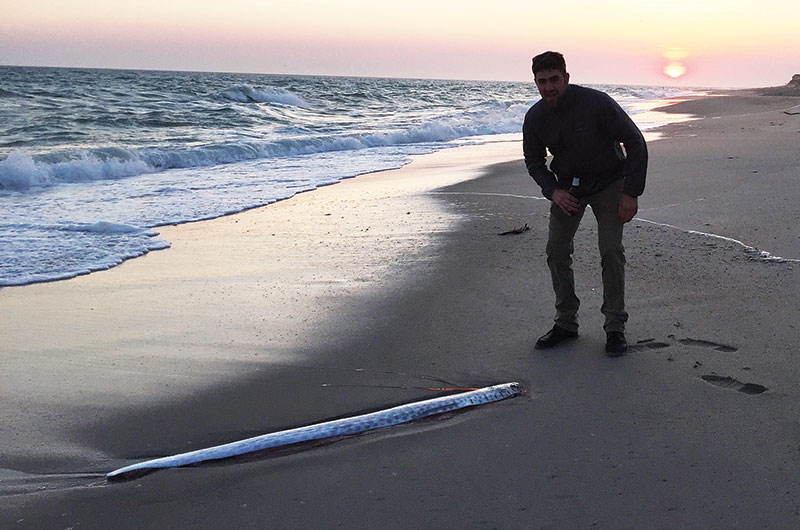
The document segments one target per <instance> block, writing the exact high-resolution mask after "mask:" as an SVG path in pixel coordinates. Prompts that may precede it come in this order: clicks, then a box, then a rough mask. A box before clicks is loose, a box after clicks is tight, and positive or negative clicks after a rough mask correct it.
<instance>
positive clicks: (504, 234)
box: [498, 223, 531, 236]
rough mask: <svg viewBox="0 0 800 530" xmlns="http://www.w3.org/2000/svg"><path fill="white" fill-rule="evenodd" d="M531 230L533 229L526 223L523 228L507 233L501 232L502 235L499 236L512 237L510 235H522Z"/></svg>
mask: <svg viewBox="0 0 800 530" xmlns="http://www.w3.org/2000/svg"><path fill="white" fill-rule="evenodd" d="M530 229H531V228H530V227H529V226H528V223H525V226H521V227H519V228H514V229H512V230H507V231H505V232H500V234H498V235H501V236H507V235H510V234H521V233H522V232H525V231H526V230H530Z"/></svg>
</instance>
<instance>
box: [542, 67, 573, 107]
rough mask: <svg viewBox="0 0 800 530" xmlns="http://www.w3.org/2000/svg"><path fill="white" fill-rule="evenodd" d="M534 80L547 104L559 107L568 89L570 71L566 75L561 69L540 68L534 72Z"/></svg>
mask: <svg viewBox="0 0 800 530" xmlns="http://www.w3.org/2000/svg"><path fill="white" fill-rule="evenodd" d="M534 81H536V88H538V89H539V94H540V95H541V96H542V99H543V100H545V102H546V103H547V106H548V107H558V106H559V105H560V104H561V101H562V100H563V99H564V93H565V92H566V91H567V83H569V73H568V74H566V75H564V74H563V73H562V72H561V71H560V70H539V71H538V72H536V73H535V74H534Z"/></svg>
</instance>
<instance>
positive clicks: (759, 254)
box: [634, 217, 800, 263]
mask: <svg viewBox="0 0 800 530" xmlns="http://www.w3.org/2000/svg"><path fill="white" fill-rule="evenodd" d="M634 219H635V220H636V221H641V222H642V223H648V224H651V225H656V226H663V227H665V228H672V229H673V230H680V231H681V232H684V233H686V234H694V235H698V236H703V237H710V238H712V239H719V240H722V241H727V242H728V243H735V244H737V245H739V246H740V247H742V248H744V250H745V252H747V253H748V254H751V255H754V258H753V259H755V260H756V261H769V262H773V263H800V259H795V258H783V257H781V256H775V255H774V254H770V253H769V252H767V251H766V250H761V249H758V248H756V247H753V246H750V245H748V244H747V243H744V242H742V241H739V240H738V239H734V238H732V237H727V236H721V235H719V234H711V233H709V232H700V231H699V230H688V229H686V228H681V227H679V226H675V225H671V224H667V223H657V222H655V221H650V220H647V219H642V218H641V217H634Z"/></svg>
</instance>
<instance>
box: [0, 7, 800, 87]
mask: <svg viewBox="0 0 800 530" xmlns="http://www.w3.org/2000/svg"><path fill="white" fill-rule="evenodd" d="M0 2H2V4H1V5H2V7H3V9H2V13H3V16H2V17H0V64H6V65H34V66H39V65H41V66H85V67H108V68H142V69H169V70H203V71H235V72H263V73H297V74H331V75H362V76H388V77H423V78H450V79H492V80H510V81H518V80H528V79H530V58H531V56H532V55H535V54H536V53H538V52H540V51H544V50H547V49H555V50H559V51H562V52H563V53H564V54H565V55H566V57H567V65H568V69H569V71H570V73H571V75H572V81H573V82H576V83H614V84H646V85H659V84H677V85H688V86H717V87H735V86H738V87H754V86H772V85H782V84H785V83H786V82H787V81H788V80H789V79H790V78H791V76H792V74H794V73H800V2H798V0H776V1H772V2H768V3H761V2H753V1H752V0H747V1H744V0H675V1H664V0H649V1H647V0H640V1H636V2H634V1H629V0H610V1H607V2H602V3H599V2H596V1H594V0H592V1H588V0H579V1H573V2H569V1H567V2H532V1H529V0H513V1H512V0H493V1H491V2H489V1H486V0H481V1H470V0H462V1H458V2H457V1H451V0H405V1H404V2H388V1H387V2H383V1H379V0H370V1H367V0H338V1H337V0H294V1H292V2H284V1H281V2H278V1H276V0H266V1H256V0H228V1H225V2H220V1H209V0H192V1H189V0H132V1H129V2H109V1H108V0H65V1H61V2H52V0H25V1H20V0H0ZM669 74H671V75H672V76H673V77H671V76H670V75H669ZM0 81H1V80H0Z"/></svg>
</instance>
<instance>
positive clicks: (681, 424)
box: [0, 91, 800, 529]
mask: <svg viewBox="0 0 800 530" xmlns="http://www.w3.org/2000/svg"><path fill="white" fill-rule="evenodd" d="M772 94H773V93H770V92H769V91H762V92H759V91H749V92H732V93H729V94H726V95H722V96H716V97H704V98H697V99H693V100H689V101H685V102H682V103H678V104H676V105H672V106H670V107H667V108H665V109H664V110H665V111H666V112H676V113H688V114H693V115H695V116H696V117H697V118H698V119H695V120H692V121H687V122H683V123H678V124H673V125H670V126H668V127H666V128H664V129H663V131H662V134H663V138H661V139H659V140H657V141H654V142H651V143H650V144H649V150H650V170H649V172H648V184H647V188H646V190H645V194H644V196H643V197H642V198H641V200H640V212H639V214H638V216H637V218H636V219H635V220H634V221H632V222H631V224H630V225H628V227H626V235H625V245H626V250H627V260H628V269H627V270H628V272H627V293H628V296H627V300H628V312H629V313H630V315H631V320H630V322H629V324H628V341H629V343H630V344H631V345H632V346H631V348H630V350H629V353H628V355H626V356H624V357H622V358H619V359H610V358H607V357H605V356H604V355H603V346H604V340H605V336H604V334H603V331H602V316H601V314H600V311H599V308H600V304H601V297H602V293H601V281H600V273H599V257H598V255H597V251H596V231H595V228H594V226H593V224H594V222H593V219H592V218H591V216H589V215H587V216H586V218H585V221H584V223H583V224H582V227H581V229H580V230H579V232H578V235H577V237H576V242H575V246H576V255H575V273H576V279H577V285H578V290H579V296H580V297H581V300H582V306H581V315H580V317H581V337H580V339H579V340H578V341H576V342H573V343H571V344H569V345H568V346H563V347H560V348H557V349H555V350H552V351H544V352H542V351H538V350H534V349H533V345H534V343H535V341H536V338H537V337H538V336H539V335H541V334H542V333H544V332H545V331H546V330H547V329H549V327H550V326H551V325H552V317H553V307H552V306H553V295H552V291H551V287H550V280H549V273H548V271H547V269H546V266H545V263H544V247H545V241H546V237H547V212H548V207H549V202H548V201H546V200H543V199H542V198H541V195H540V190H539V189H538V187H537V186H536V185H535V183H534V182H533V180H532V179H531V178H530V177H528V176H527V174H526V171H525V167H524V164H523V163H522V161H521V160H520V157H521V146H520V144H519V143H514V142H501V143H495V144H487V145H484V146H472V147H465V148H459V149H453V150H448V151H441V152H439V153H435V154H433V155H426V156H421V157H418V158H417V159H416V160H415V161H414V162H413V163H411V164H409V165H408V166H406V167H404V168H402V169H399V170H394V171H387V172H382V173H376V174H371V175H365V176H361V177H357V178H355V179H350V180H347V181H344V182H342V183H339V184H337V185H334V186H328V187H324V188H320V189H318V190H315V191H313V192H310V193H303V194H300V195H297V196H295V197H294V198H292V199H289V200H286V201H281V202H278V203H276V204H273V205H270V206H268V207H264V208H259V209H255V210H250V211H247V212H244V213H241V214H237V215H233V216H228V217H224V218H220V219H216V220H213V221H205V222H199V223H192V224H186V225H179V226H172V227H164V228H163V229H161V230H160V232H161V236H162V237H163V238H164V239H166V240H168V241H170V242H171V243H172V248H170V249H169V250H164V251H158V252H152V253H150V254H148V255H147V256H145V257H142V258H138V259H135V260H131V261H128V262H126V263H124V264H123V265H121V266H119V267H116V268H113V269H111V270H109V271H104V272H100V273H94V274H91V275H88V276H82V277H78V278H75V279H72V280H68V281H61V282H54V283H50V284H36V285H29V286H24V287H13V288H3V289H0V307H2V312H0V336H2V342H0V364H2V366H3V369H2V371H0V403H1V404H0V445H2V447H3V451H2V455H1V456H0V528H3V529H5V528H9V529H62V528H82V529H106V528H115V529H116V528H120V529H124V528H131V529H134V528H136V529H145V528H147V529H150V528H152V529H157V528H314V529H317V528H320V529H322V528H398V529H399V528H434V527H437V528H459V529H464V528H476V529H485V528H537V529H538V528H552V529H567V528H576V529H577V528H607V529H642V528H703V529H717V528H719V529H730V528H770V529H783V528H786V529H789V528H797V527H798V526H799V525H800V495H799V494H798V492H800V445H799V444H800V420H799V419H798V415H797V411H796V404H797V403H798V400H800V390H799V389H798V387H797V384H796V381H797V380H798V378H800V362H798V359H797V355H796V351H797V344H798V338H800V330H798V323H800V309H798V303H797V300H798V298H799V297H800V230H798V229H799V228H800V213H798V209H797V205H796V198H797V197H798V196H800V159H798V156H797V152H798V146H800V115H796V114H793V113H796V112H800V97H793V96H790V95H786V92H785V91H782V92H780V93H779V94H778V95H772ZM787 112H789V113H787ZM525 224H527V225H528V226H529V227H530V230H528V231H525V232H523V233H521V234H514V235H507V236H500V235H498V234H499V233H500V232H504V231H507V230H510V229H512V228H516V227H521V226H523V225H525ZM143 331H144V333H143ZM507 381H519V382H521V383H522V385H523V386H524V387H525V389H526V391H527V393H526V395H524V396H522V397H517V398H514V399H511V400H508V401H504V402H500V403H495V404H490V405H486V406H484V407H480V408H476V409H472V410H468V411H466V412H463V413H459V414H453V415H449V416H445V417H442V418H436V419H433V420H426V421H421V422H417V423H413V424H410V425H405V426H399V427H393V428H391V429H386V430H381V431H378V432H374V433H370V434H365V435H361V436H357V437H351V438H346V439H343V440H337V441H335V442H334V443H330V444H324V445H321V446H318V447H313V448H306V450H303V451H296V452H290V453H288V454H280V455H273V456H272V457H265V458H259V459H243V460H238V461H226V462H223V463H219V464H216V465H206V466H198V467H192V468H181V469H171V470H164V471H159V472H157V473H154V474H151V475H148V476H146V477H143V478H141V479H139V480H135V481H130V482H125V483H120V484H109V483H107V482H106V481H105V479H104V474H105V473H107V472H109V471H111V470H113V469H115V468H118V467H120V466H124V465H127V464H130V463H133V462H136V461H139V460H142V459H145V458H150V457H157V456H165V455H168V454H174V453H178V452H182V451H188V450H192V449H197V448H201V447H205V446H209V445H215V444H219V443H224V442H227V441H231V440H236V439H241V438H245V437H248V436H254V435H256V434H261V433H266V432H272V431H276V430H279V429H284V428H289V427H294V426H300V425H306V424H309V423H313V422H317V421H322V420H326V419H330V418H338V417H343V416H349V415H353V414H357V413H360V412H364V411H372V410H378V409H382V408H385V407H388V406H392V405H396V404H400V403H406V402H411V401H414V400H418V399H423V398H426V397H432V396H435V395H439V393H437V392H435V391H431V390H427V389H426V388H425V387H430V386H432V382H435V384H436V386H440V384H442V382H447V383H450V384H452V385H453V386H469V387H476V386H483V385H488V384H493V383H501V382H507Z"/></svg>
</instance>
